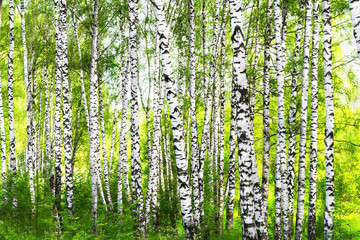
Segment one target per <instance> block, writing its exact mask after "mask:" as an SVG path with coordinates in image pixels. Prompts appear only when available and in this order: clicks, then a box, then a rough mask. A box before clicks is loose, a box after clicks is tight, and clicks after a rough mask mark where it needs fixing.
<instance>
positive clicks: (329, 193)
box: [322, 0, 335, 239]
mask: <svg viewBox="0 0 360 240" xmlns="http://www.w3.org/2000/svg"><path fill="white" fill-rule="evenodd" d="M322 19H323V62H324V88H325V108H326V124H325V139H324V143H325V181H326V183H325V196H326V197H325V212H324V238H325V239H332V238H333V229H334V210H335V184H334V177H335V176H334V98H333V86H332V57H331V53H332V50H331V39H332V30H331V12H330V2H329V1H328V0H323V1H322Z"/></svg>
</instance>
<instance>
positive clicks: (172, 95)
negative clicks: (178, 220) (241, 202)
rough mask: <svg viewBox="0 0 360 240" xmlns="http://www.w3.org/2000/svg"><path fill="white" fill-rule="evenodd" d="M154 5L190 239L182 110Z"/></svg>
mask: <svg viewBox="0 0 360 240" xmlns="http://www.w3.org/2000/svg"><path fill="white" fill-rule="evenodd" d="M154 5H155V10H156V19H157V32H158V36H159V49H160V56H161V63H162V66H163V75H164V79H165V82H166V96H167V99H168V102H169V109H170V119H171V127H172V131H173V142H174V149H175V157H176V166H177V176H178V177H177V178H178V187H179V191H180V205H181V213H182V220H183V227H184V231H185V238H186V239H192V238H193V235H194V226H193V224H194V223H193V216H192V206H191V189H190V186H189V176H188V161H187V159H186V158H185V145H184V139H183V136H182V132H183V126H182V110H181V106H179V104H178V99H177V89H176V85H175V81H174V78H173V71H172V66H171V58H170V46H169V39H168V36H169V28H168V26H167V23H166V18H165V12H164V2H163V0H156V1H155V2H154Z"/></svg>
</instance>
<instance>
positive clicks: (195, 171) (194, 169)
mask: <svg viewBox="0 0 360 240" xmlns="http://www.w3.org/2000/svg"><path fill="white" fill-rule="evenodd" d="M188 4H189V71H190V110H189V115H190V118H191V176H192V184H193V201H194V226H195V228H196V229H195V231H196V233H197V232H198V228H199V227H200V211H201V209H200V196H199V141H198V132H197V120H196V96H195V91H196V69H195V29H194V27H195V9H194V7H195V6H194V4H195V2H194V0H190V1H189V3H188Z"/></svg>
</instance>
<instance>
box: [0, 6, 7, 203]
mask: <svg viewBox="0 0 360 240" xmlns="http://www.w3.org/2000/svg"><path fill="white" fill-rule="evenodd" d="M2 10H3V5H2V1H0V32H1V23H2V22H1V16H2ZM0 141H1V180H2V188H3V192H4V202H6V201H7V199H8V198H7V195H6V138H5V119H4V107H3V96H2V85H1V73H0Z"/></svg>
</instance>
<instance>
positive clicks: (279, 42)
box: [274, 0, 289, 239]
mask: <svg viewBox="0 0 360 240" xmlns="http://www.w3.org/2000/svg"><path fill="white" fill-rule="evenodd" d="M274 20H275V43H276V76H277V91H278V92H277V94H278V122H277V142H276V163H275V172H276V186H275V199H276V200H275V218H276V219H275V221H276V223H275V224H276V227H275V239H281V212H282V215H283V236H284V239H289V225H288V223H289V220H288V219H289V215H288V214H289V212H288V196H287V168H286V151H285V149H286V142H285V119H284V70H285V58H284V57H285V54H284V45H285V44H284V42H285V39H282V37H281V35H282V19H281V11H280V1H278V0H276V1H274ZM281 200H282V201H281ZM281 203H282V211H281Z"/></svg>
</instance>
